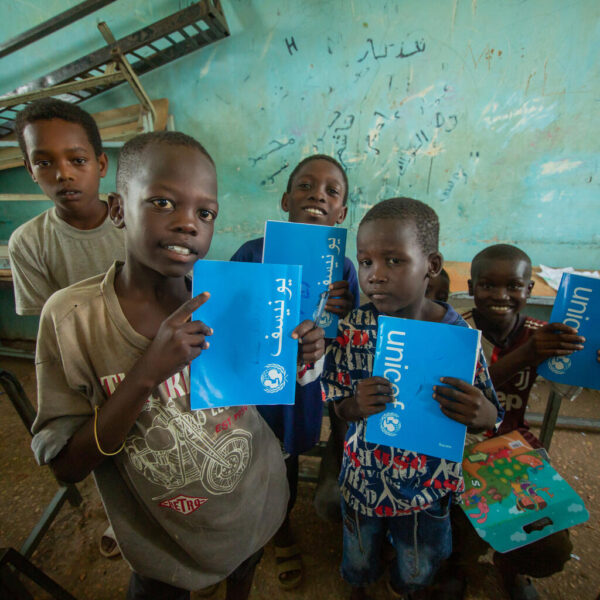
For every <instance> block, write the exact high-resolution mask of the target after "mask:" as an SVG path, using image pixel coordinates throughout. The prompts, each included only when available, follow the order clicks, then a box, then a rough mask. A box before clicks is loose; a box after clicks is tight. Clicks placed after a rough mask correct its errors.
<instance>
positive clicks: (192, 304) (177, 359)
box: [50, 292, 212, 483]
mask: <svg viewBox="0 0 600 600" xmlns="http://www.w3.org/2000/svg"><path fill="white" fill-rule="evenodd" d="M208 298H209V294H208V293H206V292H205V293H203V294H200V295H199V296H196V297H195V298H192V299H191V300H188V301H187V302H185V303H184V304H182V305H181V306H180V307H179V308H178V309H177V310H176V311H175V312H174V313H173V314H172V315H170V316H169V317H167V318H166V319H165V320H164V321H163V322H162V324H161V326H160V328H159V330H158V332H157V334H156V336H155V338H154V340H152V343H151V344H150V346H149V347H148V349H147V350H146V351H145V352H144V354H143V355H142V356H141V357H140V358H139V360H138V361H137V362H136V363H135V364H134V366H133V367H132V369H131V370H130V371H129V372H128V373H127V376H126V377H125V379H124V380H123V381H122V382H121V383H120V385H119V386H118V387H117V388H116V390H115V392H114V393H113V394H112V395H111V396H110V397H109V398H108V399H107V400H106V402H105V403H104V404H103V405H102V407H101V408H100V409H99V410H98V412H97V419H96V420H95V418H94V417H92V418H89V419H87V421H85V422H84V424H83V425H82V426H81V427H80V428H79V429H78V430H77V431H76V432H75V433H74V434H73V436H72V437H71V438H70V439H69V441H68V442H67V444H66V445H65V446H64V447H63V449H62V450H61V451H60V452H59V454H58V455H57V456H56V457H55V458H53V459H52V460H51V461H50V466H51V467H52V470H53V471H54V473H55V474H56V476H57V477H58V478H59V479H60V480H62V481H67V482H73V483H75V482H77V481H81V480H82V479H83V478H84V477H86V476H87V475H88V474H89V473H90V472H91V471H92V470H93V469H94V468H96V467H97V466H98V465H99V464H100V463H101V462H102V461H103V460H104V459H105V455H104V454H102V453H101V452H100V450H99V448H98V444H99V445H100V447H101V448H102V449H103V451H104V452H105V453H110V452H114V451H115V450H117V449H118V448H120V446H121V445H122V444H123V442H124V441H125V438H126V437H127V434H128V433H129V431H130V430H131V428H132V427H133V425H134V423H135V421H136V420H137V418H138V415H139V413H140V411H141V410H142V408H143V406H144V404H145V402H146V401H147V399H148V397H149V396H150V395H151V393H152V390H153V389H154V388H156V387H157V386H158V385H160V384H161V383H162V382H163V381H165V380H166V379H168V378H169V377H171V376H172V375H174V374H175V373H177V372H179V371H181V370H182V369H183V368H185V366H186V365H188V364H189V363H190V362H191V361H192V360H193V359H194V358H196V357H197V356H199V355H200V354H201V353H202V350H205V349H206V348H208V345H209V344H208V342H207V341H206V336H209V335H211V334H212V330H211V329H210V327H208V326H207V325H205V324H204V323H202V322H201V321H190V320H189V319H190V317H191V315H192V313H193V312H194V311H195V310H196V309H197V308H199V307H200V306H201V305H202V304H204V303H205V302H206V301H207V300H208ZM95 421H96V422H95ZM94 429H95V431H94ZM96 435H97V439H98V443H96V439H95V436H96Z"/></svg>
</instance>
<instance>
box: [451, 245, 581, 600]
mask: <svg viewBox="0 0 600 600" xmlns="http://www.w3.org/2000/svg"><path fill="white" fill-rule="evenodd" d="M533 285H534V282H533V281H532V280H531V259H530V258H529V256H527V254H525V252H523V251H522V250H520V249H519V248H516V247H515V246H510V245H508V244H496V245H494V246H489V247H488V248H485V249H484V250H482V251H481V252H480V253H479V254H477V255H476V256H475V258H474V259H473V261H472V263H471V279H470V280H469V293H470V294H471V295H472V296H473V297H474V300H475V308H474V309H473V310H471V311H468V312H467V313H465V314H463V318H464V319H465V321H467V323H469V325H471V326H472V327H476V328H477V329H481V332H482V339H481V343H482V346H483V351H484V353H485V356H486V360H487V361H488V366H489V371H490V377H491V378H492V382H493V384H494V388H495V389H496V393H497V395H498V400H499V401H500V404H501V405H502V406H503V407H504V409H505V411H506V412H505V416H504V420H503V422H502V424H501V425H500V427H499V428H498V431H497V432H495V433H494V435H502V434H504V433H508V432H509V431H514V430H518V431H519V433H521V435H523V437H524V438H525V439H526V440H527V441H528V442H529V443H530V444H531V446H532V447H533V448H540V447H541V444H540V442H539V440H538V439H537V438H536V437H535V436H534V435H533V434H532V433H531V432H530V431H529V426H528V424H527V422H526V421H525V409H526V408H527V401H528V400H529V394H530V392H531V388H532V387H533V384H534V382H535V379H536V377H537V372H536V370H537V367H538V365H539V364H540V363H542V362H543V361H544V360H546V359H548V358H550V357H552V356H565V355H568V354H571V353H573V352H575V351H577V350H581V349H582V348H583V345H582V344H583V342H584V341H585V339H584V338H583V337H581V336H579V335H577V331H576V330H575V329H573V328H572V327H569V326H567V325H564V324H563V323H544V322H543V321H538V320H536V319H533V318H531V317H528V316H525V315H523V314H521V311H522V310H523V309H524V308H525V304H526V302H527V298H529V296H530V295H531V290H532V289H533ZM488 435H491V432H488ZM469 441H470V442H474V441H476V440H474V439H472V438H471V440H467V443H469ZM455 513H456V514H454V513H453V515H452V516H453V525H456V527H454V528H453V535H454V546H455V548H458V549H461V552H460V557H459V558H458V561H459V562H463V561H465V559H466V557H467V556H469V557H470V558H471V559H473V560H476V556H479V555H480V554H483V553H485V552H486V551H487V548H488V545H487V543H486V542H484V541H483V540H481V539H480V538H479V537H478V536H477V534H476V533H475V531H474V530H473V528H472V527H471V526H470V524H469V523H468V521H467V519H466V517H465V516H464V514H463V513H462V511H461V510H456V511H455ZM465 550H466V552H465ZM571 550H572V545H571V542H570V540H569V534H568V532H567V531H566V530H565V531H559V532H558V533H555V534H553V535H550V536H548V537H546V538H543V539H541V540H539V541H538V542H535V543H533V544H529V545H528V546H525V547H524V548H519V549H517V550H513V551H512V552H507V553H504V554H500V553H498V552H496V553H494V564H495V565H496V566H497V567H498V569H499V570H500V572H501V574H502V578H503V580H504V584H505V586H506V588H507V591H508V592H509V595H510V597H511V598H512V599H520V598H524V599H528V600H534V599H535V598H538V594H537V592H536V590H535V588H534V587H533V585H532V583H531V580H530V579H529V578H527V577H524V575H531V576H533V577H548V576H550V575H552V574H554V573H557V572H559V571H562V569H563V566H564V564H565V562H566V561H567V560H569V557H570V554H571Z"/></svg>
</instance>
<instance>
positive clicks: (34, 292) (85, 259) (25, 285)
mask: <svg viewBox="0 0 600 600" xmlns="http://www.w3.org/2000/svg"><path fill="white" fill-rule="evenodd" d="M8 255H9V258H10V265H11V271H12V277H13V282H14V288H15V304H16V311H17V314H19V315H39V314H40V312H41V311H42V306H44V303H45V302H46V300H47V299H48V298H49V297H50V296H51V295H52V294H53V293H54V292H56V291H57V290H60V289H62V288H65V287H67V286H69V285H72V284H74V283H77V282H78V281H82V280H83V279H87V278H88V277H93V276H94V275H98V274H99V273H106V271H107V270H108V268H109V267H110V265H112V263H113V262H114V261H115V260H124V259H125V236H124V234H123V230H121V229H117V228H116V227H115V226H114V225H113V224H112V222H111V220H110V219H109V218H108V217H107V218H106V220H105V221H104V223H102V225H100V227H96V228H95V229H88V230H81V229H77V228H75V227H72V226H71V225H69V224H68V223H66V222H65V221H63V220H62V219H61V218H60V217H59V216H58V215H57V214H56V208H55V207H54V206H53V207H52V208H49V209H48V210H47V211H45V212H43V213H42V214H41V215H38V216H37V217H35V218H33V219H31V220H30V221H27V223H23V225H21V226H20V227H18V228H17V229H15V231H14V232H13V233H12V235H11V236H10V239H9V240H8Z"/></svg>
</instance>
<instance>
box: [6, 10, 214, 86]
mask: <svg viewBox="0 0 600 600" xmlns="http://www.w3.org/2000/svg"><path fill="white" fill-rule="evenodd" d="M208 12H209V9H208V7H207V3H206V1H202V2H196V3H194V4H192V5H190V6H188V7H187V8H184V9H183V10H180V11H179V12H176V13H174V14H172V15H170V16H168V17H165V18H164V19H161V20H160V21H157V22H156V23H153V24H152V25H148V26H147V27H143V28H142V29H139V30H138V31H135V32H134V33H131V34H129V35H127V36H125V37H123V38H121V39H120V40H117V44H118V45H119V48H120V49H121V52H122V53H123V54H128V53H129V52H131V51H132V50H137V49H138V48H141V47H142V46H145V45H146V44H148V43H150V42H152V41H154V40H157V39H159V38H161V37H163V36H164V35H165V34H166V33H171V32H173V31H175V30H179V29H182V28H183V27H186V26H187V25H189V24H190V23H193V22H195V21H200V20H202V19H203V18H204V17H205V16H206V15H207V14H208ZM111 58H112V56H111V48H110V47H103V48H100V49H99V50H96V51H95V52H92V53H90V54H88V55H87V56H84V57H82V58H80V59H78V60H75V61H73V62H71V63H69V64H68V65H65V66H63V67H61V68H60V69H57V70H56V71H52V73H49V74H48V75H45V76H44V77H40V78H38V79H35V80H33V81H30V82H29V83H26V84H24V85H22V86H20V87H19V88H17V89H16V90H14V91H13V92H11V95H14V94H21V93H25V92H31V91H33V90H39V89H41V88H47V87H50V86H53V85H56V84H57V83H63V82H65V81H68V80H70V79H73V78H74V77H78V76H79V75H80V74H81V73H85V72H86V71H89V70H90V69H94V68H98V67H99V66H100V65H103V64H106V63H107V62H109V61H110V60H111Z"/></svg>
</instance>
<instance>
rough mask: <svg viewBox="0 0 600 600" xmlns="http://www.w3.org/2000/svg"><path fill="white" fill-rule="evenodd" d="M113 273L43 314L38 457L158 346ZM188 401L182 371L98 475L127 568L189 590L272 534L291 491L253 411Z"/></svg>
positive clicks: (68, 292)
mask: <svg viewBox="0 0 600 600" xmlns="http://www.w3.org/2000/svg"><path fill="white" fill-rule="evenodd" d="M115 272H116V268H115V266H113V267H111V269H110V270H109V271H108V273H107V274H106V275H105V276H103V275H99V276H97V277H93V278H91V279H88V280H85V281H82V282H80V283H77V284H75V285H73V286H71V287H68V288H66V289H63V290H60V291H59V292H56V293H55V294H53V295H52V296H51V298H50V299H49V300H48V302H47V303H46V305H45V306H44V309H43V311H42V316H41V320H40V331H39V335H38V344H37V355H36V370H37V379H38V414H37V417H36V420H35V423H34V424H33V428H32V432H33V433H34V437H33V440H32V448H33V451H34V453H35V455H36V458H37V460H38V462H40V463H41V464H44V463H47V462H49V461H51V460H52V459H53V458H54V457H55V456H56V455H57V454H58V453H59V452H60V450H61V449H62V448H63V447H64V445H65V444H66V443H67V442H68V440H69V439H70V437H71V436H72V435H73V434H74V433H75V431H77V429H79V428H80V427H81V425H82V424H83V423H84V422H85V421H87V420H88V419H90V417H91V416H92V415H93V411H94V408H93V407H94V406H101V405H102V404H103V403H104V402H105V401H106V399H107V398H108V396H110V395H111V394H112V393H113V392H114V390H115V389H116V387H117V386H118V385H119V382H120V381H122V380H123V378H124V377H126V374H127V373H128V372H129V370H130V369H131V367H132V366H133V364H134V363H135V362H136V361H137V360H138V358H139V357H140V356H141V355H142V354H143V353H144V351H145V350H146V348H147V347H148V345H149V344H150V343H151V342H150V340H149V339H147V338H145V337H144V336H142V335H140V334H139V333H137V332H136V331H135V330H134V329H133V328H132V327H131V325H130V324H129V322H128V321H127V319H126V318H125V315H124V314H123V311H122V310H121V307H120V304H119V301H118V298H117V296H116V294H115V290H114V277H115ZM209 351H210V349H208V350H207V352H209ZM201 359H202V357H200V359H199V360H201ZM189 398H190V397H189V367H187V368H186V369H184V370H183V371H181V372H180V373H177V374H175V375H174V376H172V377H170V378H169V379H168V380H166V381H164V382H163V383H162V384H161V385H160V386H159V387H158V388H157V389H156V390H155V391H154V392H153V395H152V396H150V397H149V398H148V399H147V401H146V405H145V407H144V408H143V409H142V411H141V413H140V415H139V416H138V419H137V421H136V423H135V425H134V427H133V428H132V429H131V431H130V433H129V435H128V436H127V439H126V441H125V447H124V449H123V451H122V452H120V453H119V454H118V455H117V456H115V457H114V458H112V459H106V460H105V461H104V462H103V463H101V464H100V465H99V466H98V467H97V468H96V469H94V472H93V473H94V477H95V479H96V484H97V486H98V490H99V492H100V495H101V497H102V501H103V503H104V507H105V509H106V512H107V514H108V518H109V520H110V523H111V525H112V526H113V528H114V531H115V534H116V537H117V540H118V542H119V547H120V549H121V551H122V554H123V556H124V557H125V559H126V560H127V561H128V562H129V563H130V565H131V567H132V569H133V570H134V571H136V572H137V573H140V574H141V575H144V576H147V577H151V578H153V579H159V580H161V581H165V582H167V583H170V584H171V585H175V586H177V587H182V588H185V589H191V590H194V589H199V588H203V587H206V586H209V585H212V584H213V583H216V582H217V581H220V580H222V579H224V578H225V577H227V575H229V574H230V573H231V572H232V571H233V570H234V569H235V568H236V567H237V566H238V565H240V564H241V563H242V562H243V561H244V560H245V559H246V558H248V557H249V556H250V555H251V554H253V553H254V552H256V551H257V550H259V549H260V548H261V547H262V546H264V545H265V544H266V543H267V542H268V541H269V539H270V538H271V537H272V536H273V535H274V534H275V532H276V531H277V529H278V528H279V526H280V525H281V523H282V521H283V519H284V516H285V512H286V507H287V502H288V497H289V492H288V484H287V480H286V476H285V465H284V463H283V458H282V455H281V450H280V448H279V443H278V441H277V439H276V438H275V436H274V435H273V433H272V432H271V430H270V429H269V427H268V426H267V424H266V423H265V421H264V420H263V419H262V417H261V416H260V415H259V413H258V411H257V410H256V407H254V406H247V407H246V406H237V407H231V408H219V409H209V410H202V411H191V410H190V402H189Z"/></svg>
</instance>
